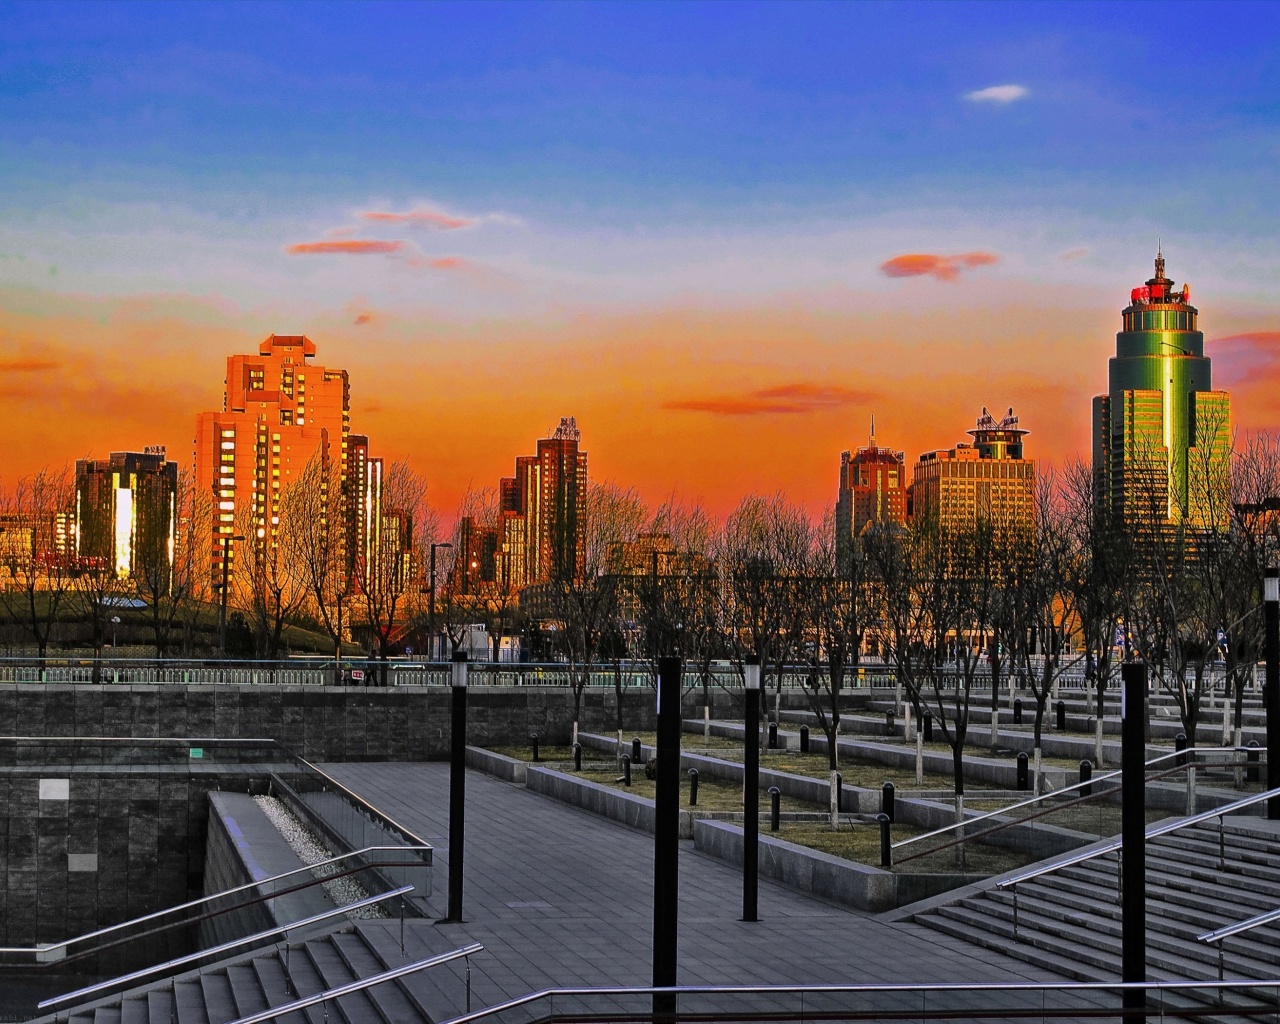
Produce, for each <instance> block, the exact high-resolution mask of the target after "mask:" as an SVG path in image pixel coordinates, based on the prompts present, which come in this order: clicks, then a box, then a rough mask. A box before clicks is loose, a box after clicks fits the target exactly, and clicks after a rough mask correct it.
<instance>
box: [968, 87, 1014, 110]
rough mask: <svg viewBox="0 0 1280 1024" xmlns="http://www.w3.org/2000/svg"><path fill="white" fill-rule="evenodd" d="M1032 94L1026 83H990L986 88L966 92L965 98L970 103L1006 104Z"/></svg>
mask: <svg viewBox="0 0 1280 1024" xmlns="http://www.w3.org/2000/svg"><path fill="white" fill-rule="evenodd" d="M1028 95H1030V90H1029V89H1028V88H1027V87H1026V86H1025V85H1013V84H1009V85H989V86H987V87H986V88H985V89H975V90H974V91H973V92H967V93H965V94H964V98H965V99H967V100H968V101H969V102H970V103H995V104H997V105H999V106H1004V105H1005V104H1007V103H1012V102H1014V101H1015V100H1020V99H1023V98H1025V97H1026V96H1028Z"/></svg>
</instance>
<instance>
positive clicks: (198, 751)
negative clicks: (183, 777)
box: [191, 747, 204, 757]
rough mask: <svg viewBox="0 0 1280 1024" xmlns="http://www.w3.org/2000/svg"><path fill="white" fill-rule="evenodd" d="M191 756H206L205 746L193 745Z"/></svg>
mask: <svg viewBox="0 0 1280 1024" xmlns="http://www.w3.org/2000/svg"><path fill="white" fill-rule="evenodd" d="M191 756H192V757H204V747H192V748H191Z"/></svg>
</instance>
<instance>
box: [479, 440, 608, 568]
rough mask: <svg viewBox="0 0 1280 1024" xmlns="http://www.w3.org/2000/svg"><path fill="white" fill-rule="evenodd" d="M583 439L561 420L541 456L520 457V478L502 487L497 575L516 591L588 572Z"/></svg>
mask: <svg viewBox="0 0 1280 1024" xmlns="http://www.w3.org/2000/svg"><path fill="white" fill-rule="evenodd" d="M581 439H582V432H581V431H580V430H579V429H578V424H577V421H576V420H575V419H574V418H573V417H572V416H564V417H562V418H561V420H560V424H559V426H557V427H556V429H555V430H554V431H553V432H552V433H551V436H550V437H544V438H541V439H540V440H539V441H538V447H537V454H536V455H522V456H520V457H519V458H517V459H516V472H515V476H513V477H507V478H505V479H504V480H502V482H501V484H500V486H499V496H498V502H499V514H500V516H501V532H502V539H501V551H500V557H499V558H498V559H497V561H496V563H495V569H494V572H495V574H496V575H497V577H498V579H499V580H500V581H502V582H504V583H505V584H506V585H508V586H510V587H512V588H514V589H519V588H521V587H526V586H529V585H530V584H533V583H545V582H547V581H550V580H563V579H573V578H576V577H577V576H579V575H581V573H582V572H583V566H584V563H585V559H584V556H585V551H584V550H583V549H582V547H581V545H580V543H579V533H578V523H579V516H580V514H581V511H582V509H583V507H584V506H585V505H586V500H587V453H586V452H584V451H582V450H581V448H580V443H581Z"/></svg>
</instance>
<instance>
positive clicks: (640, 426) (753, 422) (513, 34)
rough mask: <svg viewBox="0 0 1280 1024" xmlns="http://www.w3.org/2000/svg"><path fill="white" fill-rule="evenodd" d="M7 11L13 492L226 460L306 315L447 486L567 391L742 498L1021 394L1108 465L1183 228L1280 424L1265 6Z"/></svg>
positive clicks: (814, 494) (1220, 325)
mask: <svg viewBox="0 0 1280 1024" xmlns="http://www.w3.org/2000/svg"><path fill="white" fill-rule="evenodd" d="M5 10H6V13H7V15H8V16H7V17H6V18H4V19H0V21H3V26H2V27H0V60H3V62H4V64H3V66H4V67H5V72H6V74H5V81H6V86H5V87H4V89H3V90H0V154H3V157H4V159H3V160H0V167H3V168H4V169H3V170H0V181H2V182H3V184H4V189H3V190H2V193H0V194H3V195H4V199H3V200H0V202H2V203H3V211H4V212H3V214H0V394H3V397H4V399H5V402H6V406H7V408H9V409H10V410H11V415H12V416H14V417H15V418H17V419H19V420H20V421H21V422H22V423H23V424H24V432H25V435H26V436H25V440H24V443H23V444H21V445H15V446H6V449H5V450H4V451H3V452H0V479H3V480H4V481H5V482H6V483H11V482H12V481H13V480H14V479H15V478H16V477H17V476H20V475H22V474H23V473H29V472H32V471H33V470H35V469H37V468H39V467H40V466H41V465H44V464H46V463H50V464H61V463H63V462H66V463H67V464H71V463H73V462H74V461H75V460H76V459H78V458H85V457H96V458H102V457H105V456H106V455H107V454H108V453H109V452H111V451H122V450H135V449H140V448H142V447H143V446H145V445H155V444H162V445H165V446H166V447H167V449H168V451H169V452H170V453H172V456H171V457H174V458H177V459H178V461H179V462H180V463H181V464H183V465H184V466H185V465H187V464H188V459H187V457H186V453H187V452H188V451H190V447H191V442H192V438H193V434H192V420H193V415H194V413H195V412H198V411H199V410H201V409H213V408H216V407H217V405H218V402H219V399H220V397H221V396H220V391H221V388H220V387H219V386H218V384H217V382H218V381H220V380H221V378H222V373H221V369H222V367H223V365H224V364H225V359H226V357H227V356H228V355H229V354H231V353H233V352H237V351H245V350H246V349H245V346H246V345H247V344H253V343H256V341H257V340H258V339H260V338H262V337H265V336H267V335H269V334H272V333H279V334H288V335H307V336H309V337H311V338H313V339H315V340H316V342H317V343H318V344H319V345H320V346H322V349H323V352H324V353H325V361H326V362H327V363H330V364H332V365H336V366H341V367H343V368H344V369H346V370H347V371H348V372H349V373H350V376H351V392H352V397H351V419H352V422H353V423H354V424H356V425H357V429H359V430H360V432H361V433H362V434H366V435H368V436H369V437H370V438H371V439H373V443H374V445H375V447H376V449H377V452H378V454H379V456H381V457H383V458H385V459H386V460H387V462H388V464H389V463H390V462H392V461H394V460H396V459H401V458H405V459H408V460H410V461H411V462H412V463H413V464H414V466H415V467H416V468H417V469H418V470H419V471H420V472H422V473H423V474H424V475H425V476H426V477H427V478H428V481H429V487H430V491H429V495H430V500H431V501H432V503H433V504H434V505H435V506H436V507H437V508H439V509H441V510H442V511H444V512H445V513H449V512H451V511H452V510H453V509H454V508H456V507H457V505H458V501H459V499H460V498H461V496H462V495H463V493H464V492H465V491H466V490H467V489H468V488H469V487H475V488H480V487H484V486H487V485H489V484H490V483H491V482H492V481H493V480H495V479H498V478H500V477H501V476H502V475H503V474H504V473H507V472H509V465H510V459H511V457H512V456H513V455H514V454H515V453H517V452H519V451H521V450H523V449H524V447H525V446H526V445H527V443H528V439H529V438H531V437H544V436H546V434H547V433H549V432H550V431H551V430H553V429H554V425H555V423H556V422H557V421H558V420H559V418H560V417H561V416H565V415H573V416H576V417H577V420H578V422H579V424H580V425H581V427H582V429H583V431H584V435H585V436H586V437H587V438H589V447H590V450H591V458H592V476H593V479H598V480H602V479H613V480H618V481H620V482H623V483H626V484H629V485H633V486H635V487H636V488H637V489H638V490H639V491H640V493H641V494H642V495H643V496H644V497H645V498H646V499H647V500H648V501H649V502H650V503H651V504H657V503H658V502H660V501H661V500H662V499H664V498H665V497H666V496H668V495H669V494H671V493H672V492H673V491H674V492H676V493H678V494H679V495H680V496H681V497H683V498H684V499H686V500H693V501H697V500H701V501H702V502H703V503H704V504H705V505H706V506H707V507H708V508H709V509H710V510H712V511H714V512H715V513H716V514H718V515H723V514H725V513H726V512H727V511H729V510H730V509H732V508H733V507H734V505H736V503H737V501H738V500H739V499H740V498H741V496H742V495H743V494H746V493H749V492H752V491H756V492H765V493H769V492H772V491H774V490H782V491H784V492H785V493H786V494H787V495H788V496H789V497H790V498H791V499H792V500H794V501H798V502H801V503H803V504H804V505H805V506H806V507H807V508H809V509H810V511H811V512H813V513H814V514H815V515H817V514H818V513H819V512H820V511H821V509H822V508H824V507H825V506H827V505H829V504H831V502H832V500H833V497H832V495H833V491H832V487H831V475H832V473H831V466H832V464H833V460H835V459H838V457H839V453H840V452H841V451H843V450H846V449H850V448H852V447H855V446H856V445H857V444H858V443H859V439H861V438H862V437H863V436H864V434H865V430H866V427H865V424H866V423H868V422H869V420H870V418H871V416H872V415H875V417H876V420H877V425H878V432H879V434H880V436H881V437H883V438H884V439H885V441H886V442H887V443H888V444H890V445H891V446H892V447H893V448H895V449H899V448H900V449H905V450H906V451H907V452H908V453H909V455H910V458H911V459H914V457H915V456H916V455H918V454H919V453H921V452H925V451H928V450H931V449H936V448H939V447H942V446H945V445H949V444H952V443H954V436H953V435H954V431H955V429H956V427H957V425H960V424H964V423H967V422H970V421H971V420H972V416H973V410H974V409H976V408H978V407H981V406H983V405H985V406H987V407H989V408H992V409H1004V408H1006V407H1008V406H1013V407H1014V408H1017V409H1018V410H1019V411H1020V413H1021V414H1022V416H1023V417H1024V420H1025V422H1026V423H1027V424H1028V426H1030V427H1031V429H1033V430H1034V431H1035V452H1036V458H1037V460H1039V461H1040V462H1041V463H1042V464H1044V465H1061V463H1062V462H1063V460H1064V459H1065V458H1069V457H1078V458H1080V459H1082V460H1084V461H1086V462H1087V461H1088V460H1089V458H1090V438H1091V430H1090V400H1091V398H1092V396H1094V395H1096V394H1099V393H1101V392H1103V391H1104V390H1106V381H1107V378H1106V361H1107V359H1108V357H1109V356H1111V355H1112V354H1113V352H1114V340H1113V336H1114V333H1115V320H1116V312H1117V310H1119V309H1121V308H1123V306H1124V305H1125V299H1126V296H1127V295H1128V287H1129V285H1130V282H1131V281H1132V280H1134V279H1140V278H1138V277H1137V275H1138V274H1140V273H1142V276H1144V277H1145V276H1146V274H1145V273H1143V272H1144V271H1146V270H1147V268H1148V267H1149V266H1150V260H1151V258H1152V255H1153V254H1154V252H1155V251H1156V248H1157V246H1158V245H1159V244H1161V242H1162V243H1163V248H1164V252H1165V255H1166V257H1167V258H1168V259H1169V260H1170V262H1171V266H1176V268H1177V271H1178V273H1177V276H1178V277H1179V278H1180V279H1181V280H1189V281H1190V282H1191V285H1192V288H1193V290H1194V295H1195V302H1196V304H1197V306H1198V307H1199V308H1200V309H1201V310H1202V311H1203V314H1202V319H1201V329H1202V330H1204V332H1205V339H1206V343H1205V355H1206V356H1209V357H1211V358H1212V359H1213V360H1214V367H1215V381H1214V383H1215V386H1216V387H1219V388H1222V389H1224V390H1227V391H1230V392H1231V393H1232V396H1233V417H1234V420H1235V422H1236V423H1237V424H1238V426H1239V427H1240V428H1241V429H1242V430H1243V431H1246V432H1247V431H1252V430H1259V429H1273V428H1276V427H1277V426H1280V399H1277V398H1276V397H1275V388H1274V386H1273V381H1274V360H1273V355H1272V353H1273V352H1274V350H1275V347H1276V345H1277V344H1280V284H1278V283H1277V282H1280V273H1277V270H1280V247H1277V246H1276V244H1275V241H1274V239H1275V237H1276V230H1275V229H1276V227H1277V224H1276V216H1277V214H1276V213H1275V212H1274V210H1273V204H1271V203H1270V201H1269V199H1268V197H1269V196H1270V195H1271V194H1273V192H1274V186H1275V171H1274V160H1272V159H1271V158H1270V156H1269V155H1268V154H1269V153H1270V152H1271V149H1272V147H1273V145H1274V140H1275V138H1276V135H1277V128H1278V127H1280V124H1278V118H1277V114H1276V112H1275V111H1274V109H1273V105H1272V104H1271V100H1270V97H1271V96H1273V95H1274V94H1275V89H1276V88H1277V86H1280V69H1277V67H1276V66H1275V61H1274V59H1273V58H1271V57H1270V56H1269V54H1270V53H1272V52H1274V50H1275V46H1274V44H1275V42H1276V40H1277V35H1278V32H1280V15H1278V14H1277V13H1276V12H1275V11H1274V10H1273V9H1272V8H1270V7H1268V6H1266V5H1250V4H1243V5H1239V6H1235V7H1232V8H1221V7H1213V6H1206V5H1195V4H1191V5H1186V6H1184V7H1181V8H1180V9H1179V16H1178V18H1177V19H1176V22H1172V21H1169V20H1168V19H1162V20H1161V30H1160V32H1158V33H1153V32H1151V31H1150V29H1149V27H1148V20H1149V16H1154V12H1156V11H1158V10H1160V8H1158V7H1157V6H1150V7H1146V6H1143V5H1126V6H1124V7H1117V8H1109V7H1099V6H1092V5H1075V6H1072V7H1070V8H1069V9H1063V8H1059V9H1056V10H1050V9H1045V10H1040V9H1037V8H1032V7H1018V8H1016V14H1014V15H1012V16H1010V14H1009V13H1008V12H1009V11H1010V10H1011V9H1010V8H1005V7H1001V6H1000V5H967V6H965V7H963V8H960V7H957V8H938V7H933V6H913V5H896V6H893V7H868V6H862V7H859V8H856V9H854V8H835V7H822V6H804V5H801V6H790V7H787V8H785V9H784V8H781V7H776V8H771V7H768V6H760V5H743V6H739V5H725V6H716V7H701V6H694V5H688V6H681V5H664V6H657V7H644V6H633V5H617V6H607V7H606V6H603V5H600V6H586V7H573V8H572V9H569V8H562V7H553V6H539V5H533V6H531V7H521V8H515V7H509V8H496V9H495V8H489V9H486V8H475V7H468V6H460V7H458V6H450V5H434V6H431V7H424V8H405V7H392V6H382V7H372V8H350V9H347V8H341V7H335V8H328V9H326V13H325V16H324V17H321V18H312V17H309V16H308V15H306V14H305V13H303V12H302V10H301V9H299V8H296V7H292V6H290V5H277V6H265V7H260V8H257V9H255V12H254V15H253V17H252V18H250V17H249V16H248V15H246V14H245V13H244V12H243V11H240V10H238V9H235V8H219V7H201V6H188V7H183V8H165V7H148V6H145V5H143V6H136V5H135V6H126V7H118V6H111V5H105V6H97V7H80V6H71V7H68V6H58V5H53V6H49V5H42V6H39V7H37V6H28V5H22V4H13V5H6V8H5ZM570 10H572V13H570ZM1063 10H1069V13H1068V14H1067V15H1066V16H1064V15H1063V14H1061V13H1059V12H1060V11H1063ZM1144 12H1146V13H1144ZM251 21H252V22H253V24H252V25H251V24H250V22H251ZM286 40H287V41H289V42H290V45H296V46H297V47H298V48H299V49H298V50H297V52H298V54H299V55H300V56H301V57H302V59H299V60H291V61H289V62H288V65H289V66H288V69H287V70H286V69H285V68H284V67H283V66H282V64H281V63H280V62H279V61H278V59H277V57H278V54H279V53H280V52H287V51H288V47H284V49H282V46H284V42H285V41H286ZM623 40H625V41H626V46H625V47H624V45H623V42H622V41H623ZM908 41H909V42H910V44H911V45H909V46H907V45H905V43H906V42H908ZM1179 41H1182V42H1185V43H1186V44H1187V45H1185V46H1180V49H1181V50H1182V52H1183V53H1184V55H1185V60H1184V64H1183V65H1182V66H1181V67H1180V70H1179V74H1177V75H1173V74H1170V73H1168V69H1167V67H1166V59H1167V58H1166V56H1165V54H1166V52H1167V50H1166V47H1167V46H1171V45H1179ZM428 44H430V45H428ZM410 54H412V55H413V59H412V60H410V59H408V58H409V55H410ZM890 54H891V55H892V56H889V55H890ZM402 58H403V59H402ZM1133 153H1141V158H1140V159H1139V158H1137V157H1135V156H1133V155H1130V154H1133ZM909 464H910V463H909Z"/></svg>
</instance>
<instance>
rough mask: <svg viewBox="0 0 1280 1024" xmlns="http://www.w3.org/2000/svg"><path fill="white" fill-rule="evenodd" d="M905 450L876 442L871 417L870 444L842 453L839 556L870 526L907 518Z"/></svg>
mask: <svg viewBox="0 0 1280 1024" xmlns="http://www.w3.org/2000/svg"><path fill="white" fill-rule="evenodd" d="M904 459H905V456H904V454H903V453H902V452H895V451H893V450H891V449H889V448H881V447H880V446H879V445H877V444H876V421H875V418H874V417H872V420H871V436H870V438H869V442H868V444H866V445H864V446H863V447H861V448H859V449H858V450H857V453H856V454H852V455H851V454H850V453H849V452H841V453H840V490H839V492H838V493H837V495H836V558H837V559H838V560H839V562H840V564H842V565H843V564H844V560H845V559H846V558H847V557H848V552H849V550H850V545H851V543H852V540H853V538H855V537H858V536H861V534H862V532H863V531H864V530H866V529H867V528H868V527H869V526H871V525H873V524H877V523H889V524H895V525H898V526H901V525H903V524H904V523H905V522H906V521H907V470H906V466H905V462H904Z"/></svg>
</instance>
